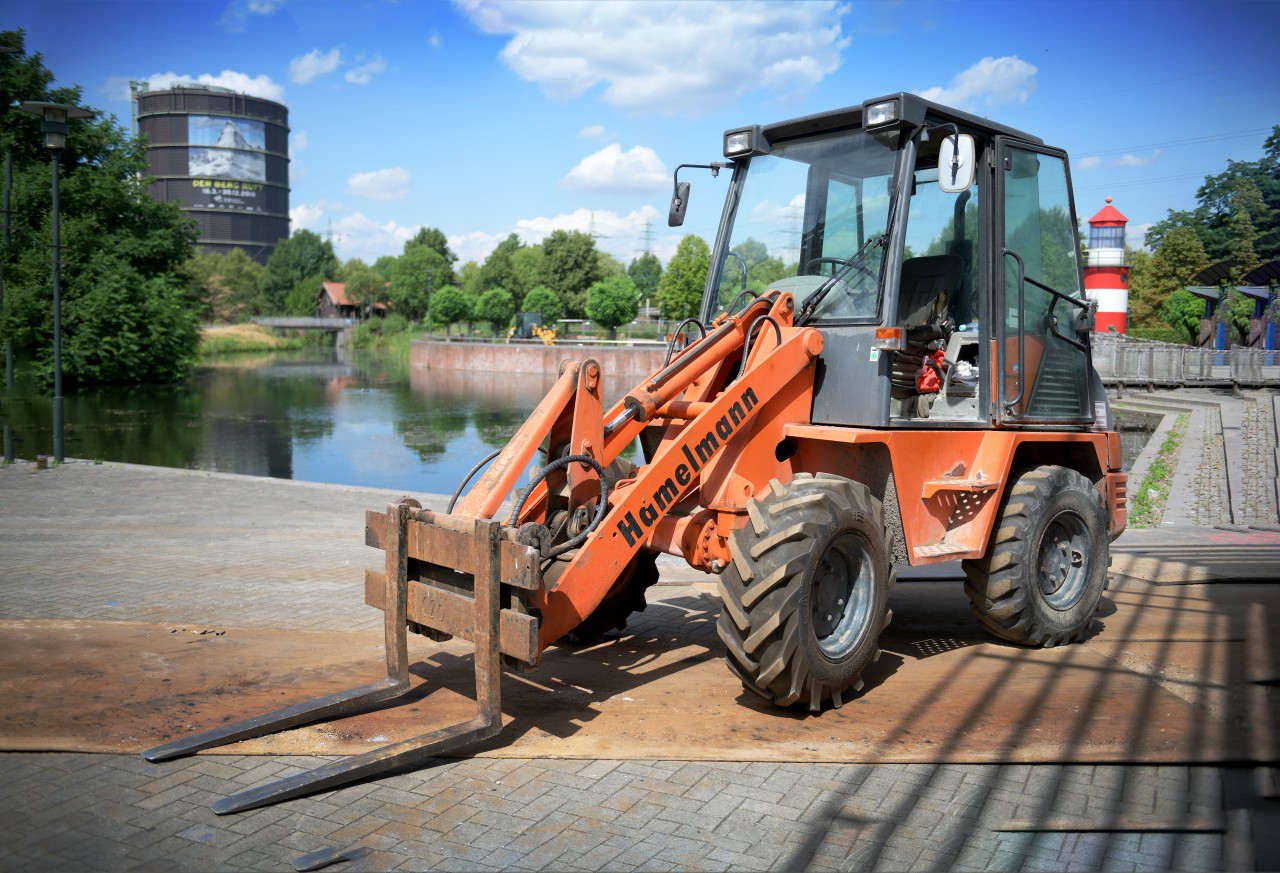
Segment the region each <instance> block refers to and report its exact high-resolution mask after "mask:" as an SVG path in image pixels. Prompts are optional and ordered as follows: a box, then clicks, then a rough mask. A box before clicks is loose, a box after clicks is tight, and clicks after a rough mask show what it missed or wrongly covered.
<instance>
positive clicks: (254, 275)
mask: <svg viewBox="0 0 1280 873" xmlns="http://www.w3.org/2000/svg"><path fill="white" fill-rule="evenodd" d="M185 269H186V273H187V275H188V276H189V277H190V283H189V285H188V288H189V292H190V294H191V295H192V297H194V298H195V299H196V300H197V301H199V303H200V317H201V318H202V319H204V320H206V321H209V322H212V323H214V324H233V323H235V322H238V321H242V320H243V319H244V318H245V317H246V316H253V315H260V314H261V313H263V312H265V311H266V298H265V297H264V296H263V294H262V287H261V283H262V277H263V275H264V274H265V273H266V272H267V269H266V267H264V266H262V264H259V263H257V262H256V261H254V260H253V259H252V258H250V257H249V256H248V255H247V254H245V252H244V249H240V248H235V249H232V250H231V251H230V252H228V253H226V254H223V253H221V252H209V253H208V254H201V253H199V252H196V253H194V254H192V256H191V258H190V259H189V260H188V261H187V263H186V266H185Z"/></svg>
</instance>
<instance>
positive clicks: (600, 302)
mask: <svg viewBox="0 0 1280 873" xmlns="http://www.w3.org/2000/svg"><path fill="white" fill-rule="evenodd" d="M639 311H640V292H639V291H637V290H636V283H635V282H632V281H631V277H629V276H610V277H609V278H608V279H605V280H603V281H601V282H596V283H595V284H594V285H592V286H591V287H590V288H588V289H587V318H590V319H591V320H592V321H594V322H595V323H596V324H599V325H603V326H604V327H607V328H608V329H609V339H611V340H614V339H617V338H618V327H619V325H623V324H627V323H628V322H631V321H634V320H635V317H636V313H638V312H639Z"/></svg>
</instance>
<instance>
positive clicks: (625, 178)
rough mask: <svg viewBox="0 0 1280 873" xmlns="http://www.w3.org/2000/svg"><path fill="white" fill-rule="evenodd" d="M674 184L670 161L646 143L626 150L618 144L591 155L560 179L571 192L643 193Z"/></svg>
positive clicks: (561, 183) (563, 185)
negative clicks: (660, 156) (667, 164)
mask: <svg viewBox="0 0 1280 873" xmlns="http://www.w3.org/2000/svg"><path fill="white" fill-rule="evenodd" d="M670 184H671V181H670V176H669V175H668V173H667V167H666V164H664V163H662V159H661V158H659V157H658V154H657V152H655V151H654V150H653V149H651V148H647V147H645V146H635V147H633V148H631V149H630V150H629V151H626V152H624V151H623V150H622V146H620V145H618V144H617V143H613V144H612V145H607V146H605V147H604V148H602V149H601V150H600V151H598V152H596V153H594V154H590V155H587V156H586V157H585V158H583V159H582V161H581V162H579V164H578V165H577V166H576V167H574V168H573V169H572V170H570V171H569V172H568V173H567V174H566V175H565V177H564V178H563V179H561V180H560V187H562V188H564V189H566V190H569V191H601V192H608V193H611V194H641V193H645V192H648V191H656V190H660V189H661V188H663V187H665V186H668V185H670Z"/></svg>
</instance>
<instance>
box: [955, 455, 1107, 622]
mask: <svg viewBox="0 0 1280 873" xmlns="http://www.w3.org/2000/svg"><path fill="white" fill-rule="evenodd" d="M1108 546H1109V538H1108V536H1107V513H1106V509H1105V507H1104V506H1103V505H1102V497H1101V495H1100V494H1099V493H1098V492H1097V491H1096V490H1095V489H1094V487H1093V484H1092V483H1091V482H1090V481H1089V480H1088V479H1086V478H1085V477H1084V476H1082V475H1081V474H1080V473H1077V472H1076V471H1075V470H1069V469H1067V468H1065V467H1056V466H1046V467H1037V468H1035V469H1032V470H1028V471H1027V472H1025V473H1023V474H1022V475H1021V476H1019V477H1018V478H1017V480H1016V481H1015V482H1014V485H1013V487H1012V488H1011V489H1010V490H1009V493H1008V495H1007V496H1006V497H1005V501H1004V505H1003V506H1002V507H1001V509H1000V520H999V522H998V524H997V526H996V531H995V533H994V534H993V535H992V538H991V544H990V545H989V546H988V547H987V554H986V555H985V556H984V557H983V558H981V559H979V560H977V561H965V562H964V570H965V576H966V577H967V581H966V582H965V586H964V589H965V593H966V594H968V595H969V602H970V603H971V604H972V606H973V611H974V613H975V614H976V615H977V616H978V620H979V621H981V622H982V624H983V625H984V626H985V627H986V628H987V630H989V631H990V632H991V633H993V634H995V635H996V636H997V637H1000V638H1001V639H1004V640H1008V641H1009V642H1013V643H1020V644H1022V645H1029V646H1045V647H1048V646H1056V645H1060V644H1062V643H1069V642H1073V641H1075V640H1078V639H1080V637H1082V636H1083V635H1084V634H1085V632H1086V631H1087V630H1088V629H1089V627H1090V625H1091V624H1092V623H1093V614H1094V613H1095V612H1096V611H1097V609H1098V604H1099V603H1100V602H1101V600H1102V591H1103V589H1104V588H1105V587H1106V583H1107V554H1108Z"/></svg>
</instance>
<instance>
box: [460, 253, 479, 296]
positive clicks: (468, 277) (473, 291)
mask: <svg viewBox="0 0 1280 873" xmlns="http://www.w3.org/2000/svg"><path fill="white" fill-rule="evenodd" d="M458 287H459V288H461V289H462V290H463V292H464V293H466V294H469V295H471V296H472V297H475V298H476V299H479V298H480V293H481V292H482V291H483V290H484V289H483V288H481V287H480V265H479V264H477V263H476V262H475V261H467V262H466V263H465V264H463V265H462V269H461V270H459V271H458Z"/></svg>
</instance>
